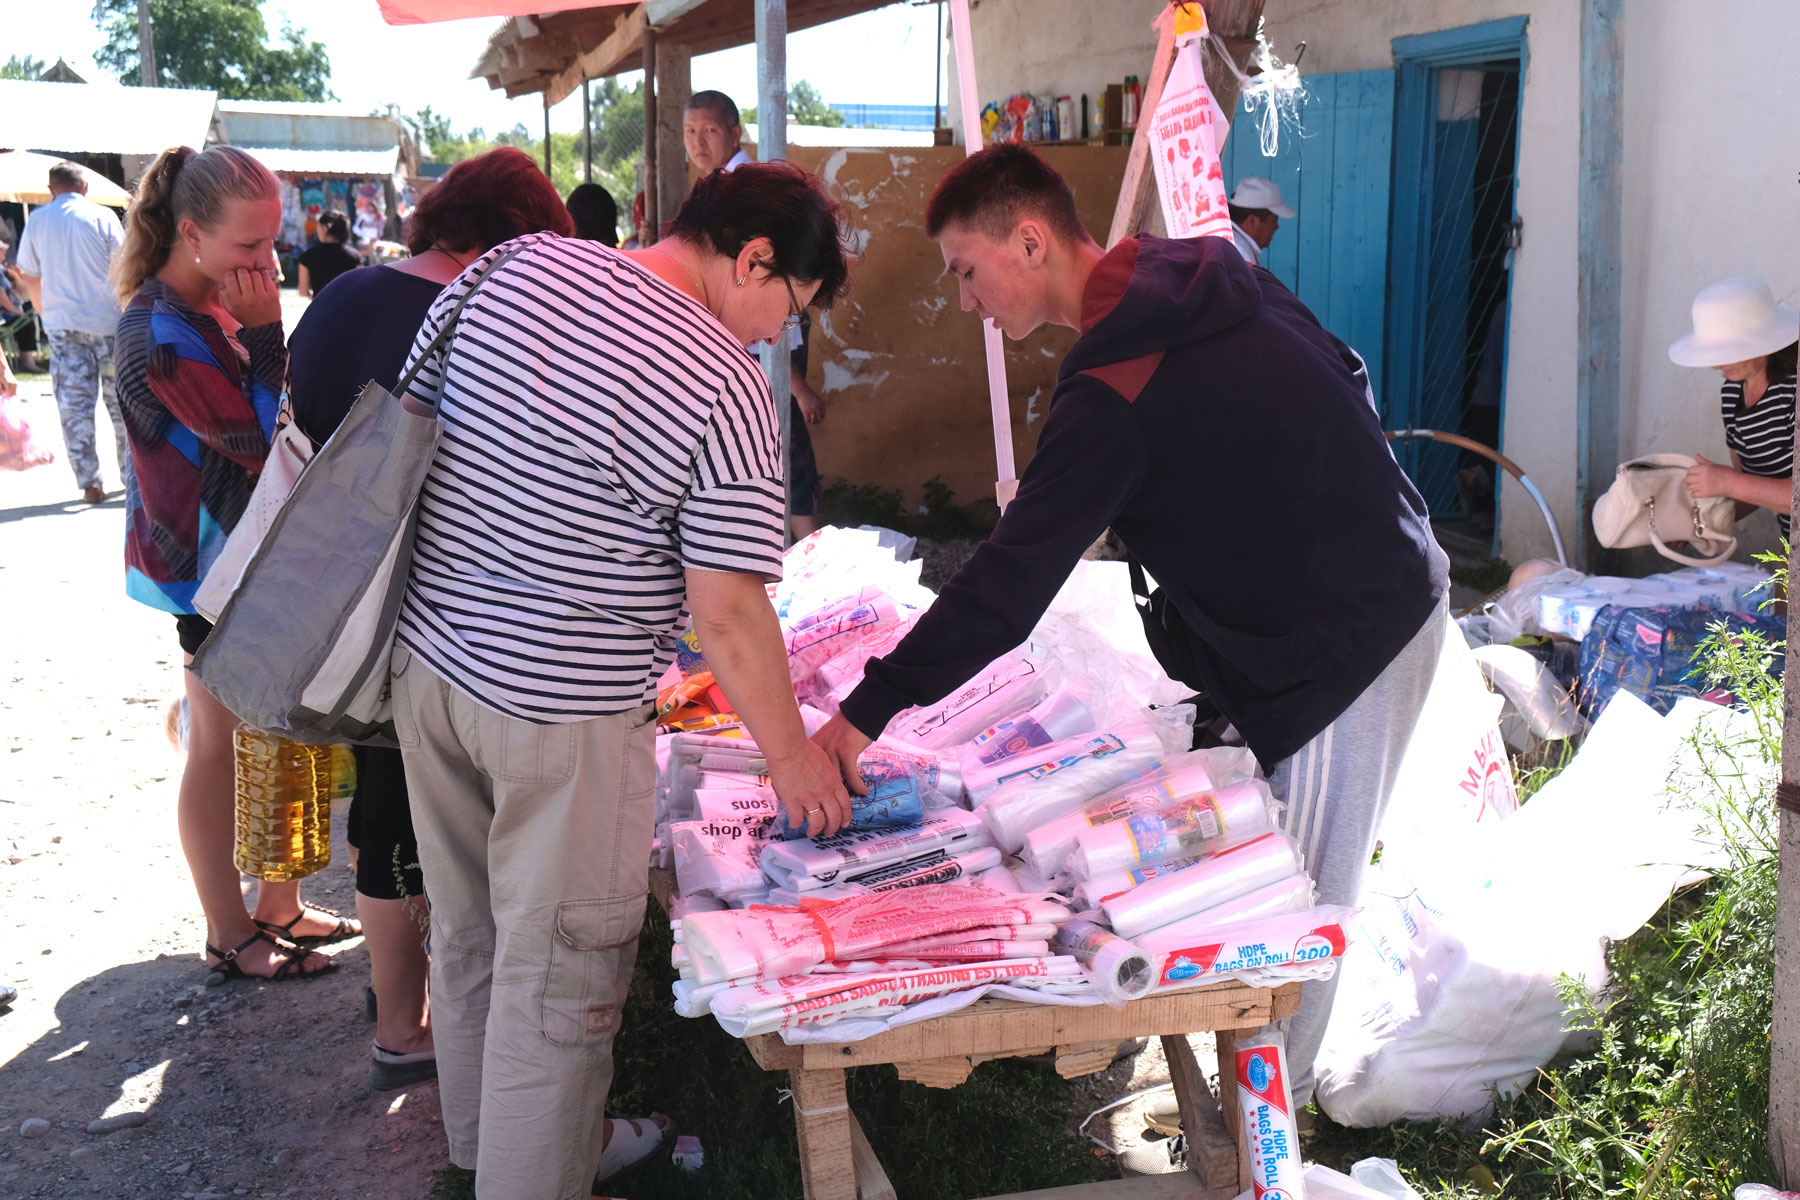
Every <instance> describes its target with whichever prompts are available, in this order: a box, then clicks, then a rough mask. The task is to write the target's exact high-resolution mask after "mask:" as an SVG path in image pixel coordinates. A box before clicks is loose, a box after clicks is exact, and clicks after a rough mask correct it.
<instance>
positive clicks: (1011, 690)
mask: <svg viewBox="0 0 1800 1200" xmlns="http://www.w3.org/2000/svg"><path fill="white" fill-rule="evenodd" d="M1052 686H1053V680H1052V678H1051V670H1050V663H1049V661H1048V660H1047V659H1045V658H1042V657H1041V656H1038V655H1034V654H1031V653H1028V652H1024V651H1014V652H1013V653H1011V654H1008V655H1006V656H1005V657H1003V658H999V659H996V660H994V662H992V663H990V664H989V665H988V666H987V667H986V668H985V669H984V670H983V671H982V672H981V673H980V674H978V675H976V676H975V678H973V679H971V680H970V681H969V682H968V683H966V684H964V685H963V686H962V687H961V688H960V689H958V690H957V691H956V692H955V693H954V694H952V695H950V696H947V697H945V698H944V699H943V700H940V701H938V702H937V703H936V704H932V705H928V706H927V707H925V708H909V709H907V710H906V711H905V712H903V713H901V714H900V715H898V716H896V717H895V718H894V719H893V720H892V721H889V722H888V727H887V730H886V733H885V735H884V736H886V737H890V738H893V739H895V740H897V741H902V742H908V743H910V744H912V745H914V746H923V747H924V748H925V749H927V750H947V749H949V748H951V747H953V746H956V745H958V744H960V743H962V742H966V741H968V740H969V739H970V738H972V737H974V736H975V735H976V734H978V733H980V732H981V731H982V730H984V729H986V728H987V727H988V726H990V725H992V724H994V722H996V721H998V720H1000V719H1001V718H1003V717H1005V716H1007V715H1008V714H1011V713H1016V712H1019V711H1020V710H1022V709H1027V708H1030V707H1031V706H1032V705H1034V704H1036V703H1037V702H1038V701H1040V700H1042V699H1043V698H1044V697H1045V696H1047V695H1049V694H1050V689H1051V687H1052Z"/></svg>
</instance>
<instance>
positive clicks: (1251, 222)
mask: <svg viewBox="0 0 1800 1200" xmlns="http://www.w3.org/2000/svg"><path fill="white" fill-rule="evenodd" d="M1225 203H1226V205H1227V206H1228V207H1229V208H1230V209H1231V240H1232V242H1233V243H1235V244H1236V246H1237V248H1238V253H1239V254H1241V255H1243V256H1244V261H1246V262H1248V263H1250V264H1251V265H1253V266H1260V265H1261V264H1262V252H1263V251H1264V250H1267V249H1268V248H1269V242H1270V241H1271V240H1272V239H1273V238H1274V237H1275V230H1276V229H1278V228H1279V227H1280V226H1281V218H1282V217H1297V216H1299V215H1300V214H1299V213H1297V212H1295V211H1294V210H1293V209H1291V208H1289V207H1288V206H1287V205H1285V204H1283V203H1282V202H1281V189H1280V188H1278V187H1276V186H1275V185H1274V183H1272V182H1270V181H1269V180H1267V179H1263V178H1261V177H1259V176H1256V175H1246V176H1244V178H1242V179H1240V180H1238V185H1237V190H1236V191H1234V192H1232V193H1231V195H1230V196H1228V197H1226V199H1225Z"/></svg>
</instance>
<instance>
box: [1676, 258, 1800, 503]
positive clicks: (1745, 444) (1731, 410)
mask: <svg viewBox="0 0 1800 1200" xmlns="http://www.w3.org/2000/svg"><path fill="white" fill-rule="evenodd" d="M1693 317H1694V328H1693V331H1692V332H1690V333H1688V334H1687V335H1686V336H1684V337H1682V338H1680V339H1678V340H1677V341H1676V342H1675V343H1674V344H1673V345H1671V346H1670V347H1669V358H1670V359H1671V360H1673V361H1674V362H1676V363H1679V364H1680V365H1682V366H1687V367H1711V368H1713V369H1714V370H1716V371H1718V372H1719V374H1721V375H1723V376H1724V377H1725V383H1724V385H1723V386H1722V387H1721V388H1720V389H1719V409H1720V416H1721V417H1722V418H1723V420H1724V423H1725V444H1726V446H1727V447H1729V448H1730V450H1731V465H1730V466H1729V467H1728V466H1726V465H1724V464H1723V463H1715V462H1709V461H1708V460H1707V459H1706V458H1704V457H1702V456H1700V455H1696V456H1695V459H1696V461H1695V464H1694V466H1693V467H1691V468H1689V470H1688V474H1687V486H1688V491H1689V492H1691V493H1692V494H1693V495H1694V497H1695V498H1696V499H1700V500H1704V499H1708V498H1710V497H1714V496H1729V497H1730V498H1731V499H1733V500H1735V501H1737V515H1738V519H1739V520H1742V519H1743V518H1744V517H1745V516H1747V515H1749V514H1750V512H1751V511H1752V510H1754V509H1757V508H1768V509H1773V510H1774V511H1775V514H1776V517H1777V519H1778V521H1779V522H1780V525H1781V536H1782V537H1787V536H1788V511H1789V508H1790V507H1791V506H1792V504H1793V476H1794V393H1795V386H1794V383H1795V381H1794V375H1795V360H1796V357H1797V356H1800V344H1797V339H1800V312H1797V311H1796V310H1794V309H1791V308H1788V307H1786V306H1778V305H1777V304H1776V303H1775V298H1774V296H1773V294H1772V293H1771V292H1770V291H1769V285H1768V284H1766V283H1764V282H1763V281H1762V280H1760V279H1756V278H1754V277H1750V276H1741V277H1737V278H1733V279H1727V280H1724V281H1723V282H1720V283H1715V284H1713V285H1712V286H1711V287H1709V288H1707V289H1705V290H1704V291H1702V292H1701V293H1700V294H1699V295H1698V296H1696V297H1694V308H1693Z"/></svg>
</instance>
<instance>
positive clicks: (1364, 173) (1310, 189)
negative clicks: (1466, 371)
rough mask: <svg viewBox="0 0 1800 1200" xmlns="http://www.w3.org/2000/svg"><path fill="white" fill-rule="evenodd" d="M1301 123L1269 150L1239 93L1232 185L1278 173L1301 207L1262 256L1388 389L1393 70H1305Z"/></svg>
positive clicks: (1230, 143)
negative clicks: (1328, 72) (1385, 373)
mask: <svg viewBox="0 0 1800 1200" xmlns="http://www.w3.org/2000/svg"><path fill="white" fill-rule="evenodd" d="M1300 123H1301V129H1300V130H1299V131H1298V132H1297V133H1296V131H1294V130H1293V129H1291V128H1288V129H1283V130H1282V131H1281V136H1280V139H1279V141H1278V143H1277V146H1276V153H1275V154H1274V155H1273V156H1272V157H1266V156H1264V154H1263V152H1262V145H1261V136H1260V130H1259V128H1258V123H1257V120H1256V117H1255V116H1253V115H1252V114H1250V113H1247V112H1246V111H1245V109H1244V105H1243V103H1242V101H1240V102H1239V104H1238V111H1237V114H1236V116H1235V117H1234V118H1233V120H1232V125H1231V137H1230V139H1229V140H1227V141H1226V143H1225V159H1224V164H1223V165H1224V168H1225V186H1226V190H1227V191H1228V192H1229V191H1230V190H1231V189H1232V188H1235V187H1236V186H1237V181H1238V180H1239V179H1242V178H1244V177H1245V176H1247V175H1260V176H1262V177H1263V178H1264V179H1269V180H1273V181H1274V182H1275V183H1276V184H1277V185H1278V186H1279V187H1280V188H1281V195H1282V198H1283V199H1284V200H1286V201H1287V203H1288V204H1289V205H1290V206H1291V207H1293V208H1294V209H1295V210H1297V211H1298V212H1299V214H1300V215H1299V216H1298V217H1294V218H1290V219H1287V220H1284V221H1282V222H1281V228H1280V229H1278V230H1276V232H1275V239H1274V240H1273V241H1272V242H1270V243H1269V248H1268V250H1267V251H1265V252H1264V254H1263V265H1264V266H1266V267H1268V268H1269V269H1270V270H1271V271H1273V272H1274V273H1275V275H1276V277H1277V278H1278V279H1280V280H1281V281H1282V282H1283V283H1285V284H1287V285H1288V286H1289V287H1290V288H1292V289H1293V290H1294V294H1295V295H1297V296H1299V297H1300V299H1301V301H1302V302H1303V303H1305V305H1306V306H1307V307H1308V308H1310V309H1312V311H1313V314H1314V315H1315V316H1317V317H1318V318H1319V322H1320V323H1321V324H1322V325H1324V326H1325V328H1327V329H1329V330H1330V331H1331V332H1333V333H1335V334H1336V335H1337V336H1338V337H1340V338H1342V339H1343V340H1344V341H1345V342H1348V343H1349V344H1350V346H1351V347H1352V348H1354V349H1355V350H1356V351H1357V352H1358V353H1359V354H1361V355H1362V356H1363V358H1364V359H1365V360H1367V362H1368V364H1369V373H1370V377H1371V379H1372V380H1373V382H1374V384H1375V395H1376V396H1377V397H1379V396H1380V395H1381V394H1382V391H1381V387H1382V360H1383V355H1384V352H1385V349H1386V324H1385V314H1386V308H1387V269H1388V207H1389V206H1388V197H1389V181H1390V179H1391V177H1392V169H1393V144H1394V73H1393V72H1392V71H1350V72H1344V73H1342V74H1338V75H1309V76H1307V77H1306V101H1305V103H1304V105H1303V106H1302V108H1301V110H1300Z"/></svg>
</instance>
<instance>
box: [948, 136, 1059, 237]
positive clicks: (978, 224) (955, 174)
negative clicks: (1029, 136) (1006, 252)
mask: <svg viewBox="0 0 1800 1200" xmlns="http://www.w3.org/2000/svg"><path fill="white" fill-rule="evenodd" d="M1028 216H1031V217H1037V218H1038V219H1040V220H1042V221H1043V222H1044V223H1045V224H1046V225H1048V226H1049V227H1050V230H1051V232H1052V233H1054V234H1056V235H1057V236H1058V237H1060V238H1063V239H1065V240H1067V241H1072V242H1085V241H1091V240H1092V238H1091V237H1090V236H1089V234H1088V231H1087V228H1086V227H1085V226H1083V225H1082V223H1081V218H1080V216H1078V215H1077V214H1076V212H1075V193H1074V191H1073V190H1071V189H1070V187H1069V181H1068V180H1066V179H1064V178H1063V177H1062V172H1060V171H1058V170H1057V169H1056V168H1055V167H1053V166H1051V165H1050V164H1049V163H1047V162H1045V161H1044V160H1043V159H1041V158H1039V157H1038V156H1037V155H1036V154H1035V153H1033V152H1032V151H1030V150H1027V149H1026V148H1025V147H1024V146H1013V145H1001V146H989V147H988V148H987V149H985V150H981V151H978V152H976V153H974V154H971V155H970V156H969V157H968V158H965V159H963V161H961V162H959V163H957V164H956V166H954V167H952V168H951V170H950V173H949V174H948V175H946V176H944V177H943V179H941V180H939V181H938V185H937V188H936V190H934V191H933V192H932V193H931V202H930V203H929V204H927V205H926V206H925V232H926V233H927V234H929V235H930V236H932V237H936V236H938V235H939V234H940V233H942V232H943V231H944V226H946V225H948V224H950V223H951V222H952V221H955V222H957V223H958V224H962V225H967V226H969V227H971V228H973V229H978V230H980V231H981V232H982V233H985V234H986V235H987V236H989V237H991V238H996V239H999V238H1005V237H1007V236H1008V235H1010V234H1011V233H1012V231H1013V230H1014V229H1015V228H1016V227H1017V226H1018V224H1019V222H1020V221H1021V220H1023V219H1024V218H1026V217H1028Z"/></svg>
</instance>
